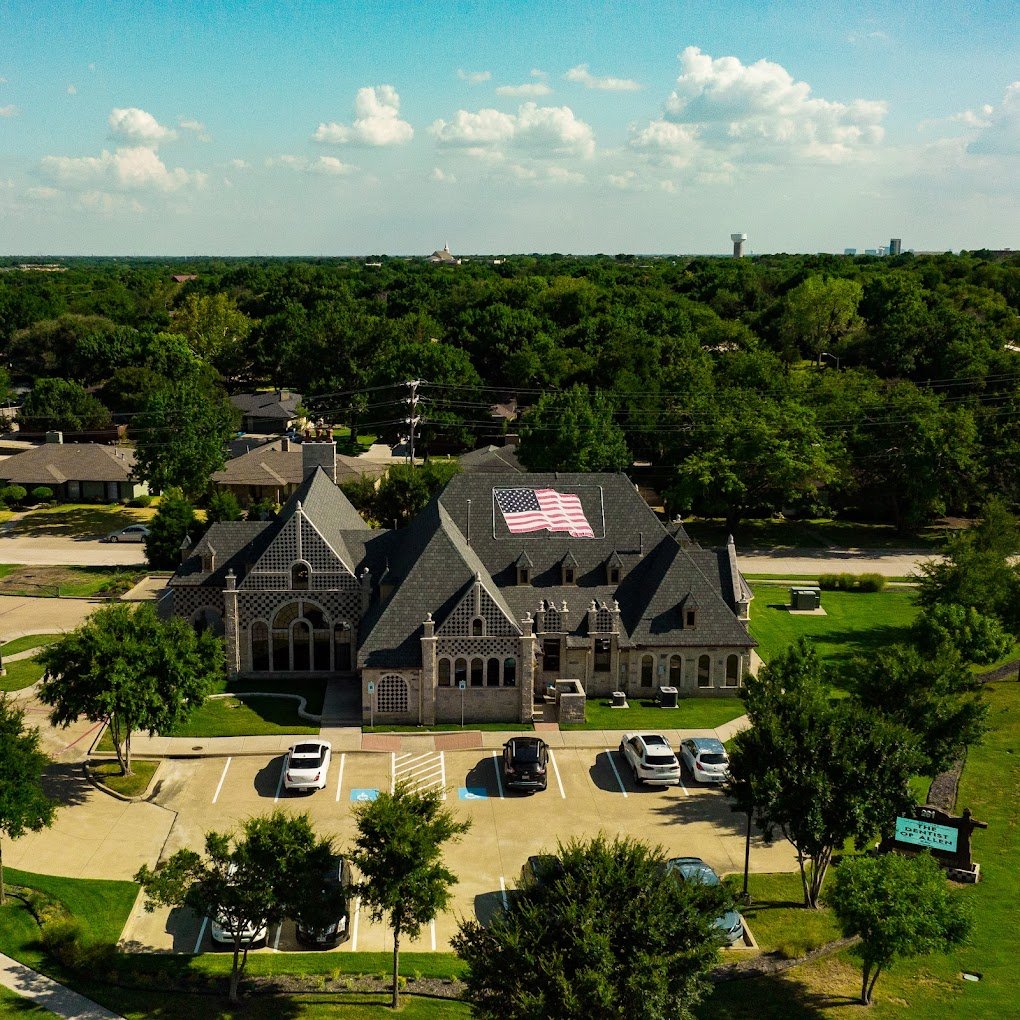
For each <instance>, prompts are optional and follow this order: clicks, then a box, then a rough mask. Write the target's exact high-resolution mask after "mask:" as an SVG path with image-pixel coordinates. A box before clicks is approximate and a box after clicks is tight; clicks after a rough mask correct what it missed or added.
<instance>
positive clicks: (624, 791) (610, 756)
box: [606, 747, 627, 797]
mask: <svg viewBox="0 0 1020 1020" xmlns="http://www.w3.org/2000/svg"><path fill="white" fill-rule="evenodd" d="M606 757H607V758H608V759H609V767H610V768H611V769H612V770H613V775H614V776H616V781H617V783H619V784H620V793H622V794H623V795H624V797H626V796H627V787H626V786H624V785H623V780H622V779H621V778H620V772H619V770H618V769H617V767H616V762H615V761H614V760H613V752H612V751H610V750H609V748H608V747H607V748H606Z"/></svg>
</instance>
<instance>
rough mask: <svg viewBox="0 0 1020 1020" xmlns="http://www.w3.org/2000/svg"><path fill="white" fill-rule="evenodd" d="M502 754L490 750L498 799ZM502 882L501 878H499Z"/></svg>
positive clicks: (501, 792) (501, 795)
mask: <svg viewBox="0 0 1020 1020" xmlns="http://www.w3.org/2000/svg"><path fill="white" fill-rule="evenodd" d="M501 758H502V755H501V754H500V753H499V751H493V752H492V766H493V768H494V769H495V770H496V787H497V789H498V790H499V799H500V800H502V799H503V776H502V774H501V773H502V762H501ZM500 881H501V882H502V881H503V880H502V879H500Z"/></svg>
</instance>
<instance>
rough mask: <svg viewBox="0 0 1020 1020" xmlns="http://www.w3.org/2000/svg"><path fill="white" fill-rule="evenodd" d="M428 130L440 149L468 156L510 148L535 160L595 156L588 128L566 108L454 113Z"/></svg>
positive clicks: (527, 106) (528, 107) (528, 106)
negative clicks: (528, 153) (539, 158)
mask: <svg viewBox="0 0 1020 1020" xmlns="http://www.w3.org/2000/svg"><path fill="white" fill-rule="evenodd" d="M429 130H430V131H431V133H432V134H433V135H434V136H435V138H436V140H437V142H438V143H439V144H440V145H442V146H448V147H451V148H461V149H466V150H467V151H468V152H470V153H471V154H472V155H486V156H492V155H499V154H501V153H503V152H504V150H507V149H511V148H512V149H523V150H526V151H528V152H530V153H531V154H532V155H537V156H581V157H584V158H588V157H590V156H592V155H593V154H594V152H595V136H594V133H593V132H592V129H591V127H590V126H589V125H588V124H586V123H585V122H584V121H583V120H579V119H578V118H577V117H575V116H574V111H573V110H571V109H570V107H569V106H537V105H536V104H535V103H525V104H524V105H523V106H521V107H520V109H519V110H518V111H517V113H516V114H512V113H502V112H501V111H499V110H492V109H485V110H479V111H478V112H477V113H471V112H469V111H467V110H458V111H457V112H456V113H455V114H454V117H453V120H451V121H445V120H437V121H435V122H434V123H433V124H432V126H431V127H430V128H429Z"/></svg>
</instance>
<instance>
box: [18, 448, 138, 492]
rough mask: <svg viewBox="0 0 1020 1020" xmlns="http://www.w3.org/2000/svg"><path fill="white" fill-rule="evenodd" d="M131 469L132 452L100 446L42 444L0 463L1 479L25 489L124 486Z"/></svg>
mask: <svg viewBox="0 0 1020 1020" xmlns="http://www.w3.org/2000/svg"><path fill="white" fill-rule="evenodd" d="M134 466H135V453H134V450H125V449H122V448H120V447H116V446H104V445H103V444H101V443H43V445H42V446H37V447H35V448H34V449H32V450H25V451H24V453H16V454H14V456H13V457H8V458H7V460H5V461H2V462H0V478H3V479H5V480H6V481H7V482H9V483H10V484H12V485H24V486H29V485H31V486H36V485H63V484H64V483H65V482H67V481H74V482H126V481H128V480H129V478H130V476H131V470H132V468H133V467H134Z"/></svg>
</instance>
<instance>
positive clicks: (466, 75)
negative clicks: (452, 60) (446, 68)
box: [457, 67, 492, 85]
mask: <svg viewBox="0 0 1020 1020" xmlns="http://www.w3.org/2000/svg"><path fill="white" fill-rule="evenodd" d="M457 77H458V78H460V80H461V81H466V82H467V83H468V84H469V85H481V84H482V82H486V81H488V80H489V79H490V78H491V77H492V72H491V71H465V70H464V68H463V67H458V68H457Z"/></svg>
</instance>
